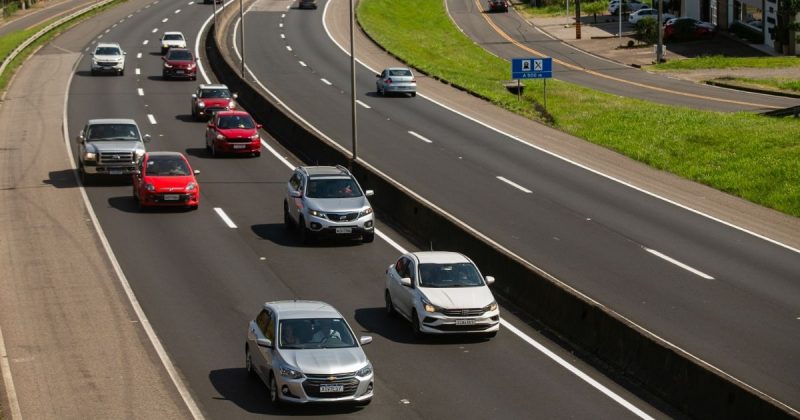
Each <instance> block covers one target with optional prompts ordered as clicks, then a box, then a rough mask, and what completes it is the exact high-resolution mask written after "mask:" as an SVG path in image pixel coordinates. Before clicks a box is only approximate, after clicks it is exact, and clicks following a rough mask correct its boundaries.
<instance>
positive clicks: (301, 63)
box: [298, 61, 306, 67]
mask: <svg viewBox="0 0 800 420" xmlns="http://www.w3.org/2000/svg"><path fill="white" fill-rule="evenodd" d="M298 63H300V65H301V66H303V67H305V66H306V63H304V62H302V61H298Z"/></svg>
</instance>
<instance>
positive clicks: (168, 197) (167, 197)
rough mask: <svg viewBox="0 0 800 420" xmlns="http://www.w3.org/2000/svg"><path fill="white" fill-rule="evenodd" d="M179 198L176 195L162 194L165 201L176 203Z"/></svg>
mask: <svg viewBox="0 0 800 420" xmlns="http://www.w3.org/2000/svg"><path fill="white" fill-rule="evenodd" d="M180 199H181V196H180V195H178V194H164V200H166V201H177V200H180Z"/></svg>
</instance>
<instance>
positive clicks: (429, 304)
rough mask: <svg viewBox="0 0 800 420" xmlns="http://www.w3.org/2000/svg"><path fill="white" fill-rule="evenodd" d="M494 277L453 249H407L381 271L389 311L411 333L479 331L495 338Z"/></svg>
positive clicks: (497, 322) (497, 314) (497, 318)
mask: <svg viewBox="0 0 800 420" xmlns="http://www.w3.org/2000/svg"><path fill="white" fill-rule="evenodd" d="M492 283H494V277H491V276H486V277H485V278H484V277H483V276H482V275H481V273H480V271H479V270H478V267H476V266H475V263H473V262H472V260H470V259H469V258H467V257H466V256H465V255H462V254H459V253H457V252H441V251H426V252H412V253H408V254H405V255H403V256H401V257H400V258H399V259H398V260H397V261H396V262H395V263H394V264H392V265H390V266H389V268H387V269H386V287H385V290H384V300H385V302H386V312H387V313H388V314H389V315H393V314H395V313H399V314H400V315H402V316H403V317H404V318H406V319H408V320H409V321H411V327H412V331H413V332H414V335H416V336H420V335H422V334H452V333H479V334H485V335H486V336H488V337H494V336H495V335H496V334H497V332H498V331H499V330H500V310H499V308H498V306H497V302H496V301H495V299H494V296H493V295H492V292H491V291H490V290H489V285H491V284H492Z"/></svg>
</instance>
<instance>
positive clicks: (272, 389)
mask: <svg viewBox="0 0 800 420" xmlns="http://www.w3.org/2000/svg"><path fill="white" fill-rule="evenodd" d="M269 402H270V404H272V406H273V407H275V408H277V407H280V406H281V397H280V395H279V394H278V383H277V382H276V381H275V375H274V374H272V373H270V374H269Z"/></svg>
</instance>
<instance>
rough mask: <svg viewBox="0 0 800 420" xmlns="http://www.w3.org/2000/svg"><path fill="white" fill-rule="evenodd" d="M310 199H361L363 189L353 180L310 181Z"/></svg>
mask: <svg viewBox="0 0 800 420" xmlns="http://www.w3.org/2000/svg"><path fill="white" fill-rule="evenodd" d="M306 197H308V198H350V197H361V189H359V188H358V184H356V182H355V181H354V180H353V179H352V178H321V179H320V178H317V179H314V178H312V179H309V180H308V191H306Z"/></svg>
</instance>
